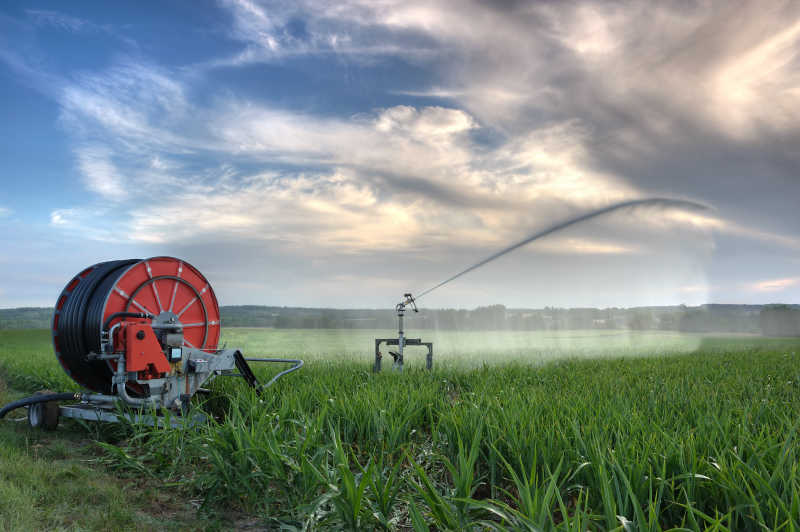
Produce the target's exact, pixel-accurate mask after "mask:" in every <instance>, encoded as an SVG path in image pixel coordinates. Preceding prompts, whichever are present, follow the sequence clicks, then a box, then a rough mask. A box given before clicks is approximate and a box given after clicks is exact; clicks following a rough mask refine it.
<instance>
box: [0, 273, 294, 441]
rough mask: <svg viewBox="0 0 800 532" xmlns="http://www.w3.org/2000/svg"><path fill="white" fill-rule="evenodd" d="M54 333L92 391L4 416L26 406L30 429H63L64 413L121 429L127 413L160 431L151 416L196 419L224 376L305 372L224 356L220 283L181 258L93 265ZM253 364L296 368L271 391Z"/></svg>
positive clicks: (69, 291)
mask: <svg viewBox="0 0 800 532" xmlns="http://www.w3.org/2000/svg"><path fill="white" fill-rule="evenodd" d="M52 336H53V348H54V350H55V355H56V358H57V359H58V361H59V363H60V364H61V367H62V368H63V369H64V371H65V372H66V373H67V375H69V376H70V377H71V378H72V380H74V381H75V382H76V383H78V384H79V385H80V386H81V387H82V388H83V389H84V391H82V392H77V393H49V392H40V393H38V394H37V395H33V396H31V397H27V398H25V399H21V400H19V401H15V402H12V403H10V404H8V405H6V406H5V407H3V408H2V409H0V418H2V417H3V416H5V415H6V413H8V412H10V411H11V410H14V409H16V408H21V407H27V408H28V422H29V423H30V425H31V426H34V427H43V428H47V429H54V428H55V427H56V426H57V425H58V420H59V417H60V416H63V417H71V418H80V419H87V420H94V421H109V422H114V421H118V420H119V416H120V415H122V416H125V417H127V418H128V419H137V420H142V421H144V422H147V423H151V424H156V423H161V422H162V420H161V418H160V417H159V416H153V415H151V414H148V413H147V412H150V413H155V412H159V411H163V410H164V409H166V410H169V411H171V412H173V413H176V414H179V415H185V414H187V412H188V411H189V402H190V400H191V398H192V396H194V395H195V394H196V393H198V392H201V391H204V388H202V386H203V385H204V384H205V383H208V382H209V381H211V380H212V379H214V378H215V377H217V376H220V375H230V376H240V377H242V378H244V380H245V381H246V382H247V384H248V385H250V386H252V387H254V388H256V389H257V390H259V391H260V390H262V389H263V388H265V387H266V386H269V385H271V384H272V383H273V382H275V381H276V380H277V379H278V378H280V377H282V376H284V375H286V374H288V373H291V372H292V371H296V370H298V369H300V367H302V365H303V361H302V360H298V359H283V358H245V357H244V355H243V354H242V352H241V351H240V350H239V349H224V348H222V349H220V348H219V337H220V314H219V306H218V304H217V299H216V296H215V295H214V291H213V290H212V288H211V285H210V284H209V283H208V281H207V280H206V278H205V277H203V275H202V274H201V273H200V272H199V271H198V270H197V269H195V268H194V267H193V266H191V265H190V264H189V263H187V262H186V261H183V260H180V259H176V258H173V257H153V258H150V259H144V260H139V259H133V260H117V261H110V262H102V263H99V264H95V265H94V266H91V267H89V268H86V269H85V270H83V271H82V272H81V273H79V274H78V275H76V276H75V277H74V278H73V279H72V280H71V281H70V282H69V283H68V284H67V286H66V287H65V288H64V290H63V292H62V293H61V295H60V296H59V298H58V301H57V302H56V307H55V312H54V315H53V322H52ZM250 362H272V363H286V364H292V366H291V367H289V368H288V369H285V370H283V371H281V372H280V373H278V374H277V375H275V376H274V377H273V378H272V380H270V381H269V382H267V383H266V384H263V385H262V384H259V382H258V380H257V378H256V376H255V375H254V373H253V371H252V369H251V368H250V365H249V363H250ZM62 401H63V402H71V403H73V404H69V405H60V404H59V403H60V402H62ZM118 404H122V405H125V406H128V407H133V410H132V411H131V409H127V410H126V409H123V410H120V409H119V408H118V406H117V405H118ZM172 419H173V422H174V423H176V422H177V420H176V419H175V418H174V417H173V418H172Z"/></svg>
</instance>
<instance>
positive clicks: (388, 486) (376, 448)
mask: <svg viewBox="0 0 800 532" xmlns="http://www.w3.org/2000/svg"><path fill="white" fill-rule="evenodd" d="M223 335H224V338H223V340H224V341H225V342H227V344H228V346H229V347H234V346H235V347H241V348H242V349H243V351H244V352H245V353H246V354H247V355H252V356H256V355H260V354H264V355H297V356H300V357H301V358H305V359H306V360H307V361H308V363H307V366H306V367H305V368H303V369H302V370H301V371H300V372H299V373H295V374H292V375H290V376H287V377H286V378H285V379H283V380H281V381H279V382H278V383H277V384H276V385H275V386H274V387H272V388H270V389H268V390H267V391H266V392H265V394H264V396H263V397H260V398H259V397H257V396H256V395H255V394H254V393H253V392H252V391H251V390H248V389H246V388H245V387H244V385H243V383H242V382H241V381H239V380H234V379H227V380H222V379H218V381H216V382H215V383H214V385H213V386H212V388H213V392H214V393H213V394H212V396H211V398H210V399H209V400H208V401H207V402H206V403H205V404H203V405H198V408H204V409H205V410H206V412H207V413H209V414H210V415H211V419H210V420H209V422H208V423H206V424H204V425H201V426H196V427H193V428H185V429H152V428H147V427H121V428H120V427H117V428H110V427H105V428H103V427H94V426H82V425H78V424H76V423H64V424H63V425H62V426H61V427H60V428H59V432H58V433H56V436H53V435H50V436H49V437H50V438H57V439H61V441H67V442H68V441H70V438H82V439H94V440H98V441H99V442H100V444H99V447H100V448H101V449H102V453H101V454H100V457H101V458H102V460H101V461H102V463H103V465H98V466H96V467H98V468H99V473H98V475H100V476H101V478H107V479H108V482H110V483H113V481H117V482H121V483H122V485H123V486H125V485H126V484H125V483H134V482H140V481H141V479H143V478H146V479H147V481H148V482H150V483H153V485H155V486H157V488H156V489H157V490H158V489H160V490H163V492H165V493H170V494H171V495H172V496H174V498H175V499H176V500H192V501H196V502H197V504H198V505H200V506H201V509H200V513H199V514H198V515H197V516H196V519H198V521H197V522H192V523H191V524H187V523H189V521H186V520H184V521H175V522H171V521H169V520H164V521H163V523H164V528H167V527H168V526H172V527H173V528H178V529H180V528H181V527H182V526H185V527H187V528H196V527H198V526H201V525H202V526H209V527H214V526H222V527H223V528H225V525H220V524H219V523H221V522H222V523H225V522H226V521H225V519H229V517H230V515H231V512H232V511H235V512H238V513H237V514H236V515H239V516H241V515H247V516H250V517H252V519H254V520H255V521H253V522H255V523H257V526H258V527H262V528H267V529H273V528H274V529H281V528H282V529H298V530H299V529H317V530H319V529H323V530H328V529H331V530H340V529H349V530H372V529H390V530H394V529H397V530H411V529H413V530H430V529H437V530H669V529H673V528H679V529H688V530H706V529H709V530H798V529H800V475H799V474H798V452H797V446H796V444H795V440H796V437H797V428H798V423H799V422H800V417H799V416H798V414H800V369H799V368H798V362H799V361H800V357H798V355H800V339H794V340H791V339H763V338H757V337H731V338H710V337H702V336H686V335H677V334H673V333H630V334H627V333H621V332H620V331H607V332H598V331H564V332H561V333H559V334H555V333H553V332H537V333H514V332H488V333H477V332H470V333H456V332H439V333H438V334H436V333H432V332H430V331H419V335H417V334H416V332H412V333H411V336H421V337H422V338H423V339H424V340H432V341H434V342H435V349H436V356H435V368H434V371H433V372H426V371H424V370H423V369H422V367H423V361H424V355H423V353H422V351H420V352H419V354H418V355H415V354H414V352H413V351H412V352H411V353H410V354H408V356H407V362H408V366H407V371H405V372H404V373H402V374H397V373H393V372H391V371H384V372H383V373H382V374H379V375H376V374H373V373H371V371H370V367H371V362H372V348H373V341H372V339H373V338H374V337H375V336H376V335H379V336H386V337H389V336H391V335H392V334H391V332H390V331H317V330H302V331H284V330H268V329H227V330H224V332H223ZM385 365H387V366H388V365H389V364H385ZM264 375H266V373H264ZM0 376H2V378H3V379H4V380H5V382H6V383H7V384H8V386H9V387H10V389H11V390H10V391H9V392H6V393H5V396H6V398H8V397H9V396H11V395H13V394H19V393H21V392H23V391H24V392H30V391H35V390H37V389H40V388H50V389H56V390H64V389H74V388H75V386H74V384H73V383H72V382H71V381H70V380H69V378H68V377H67V376H66V375H65V374H64V373H63V372H62V371H61V369H60V367H58V365H57V363H56V361H55V357H54V356H53V354H52V349H51V347H50V344H49V336H48V334H47V332H45V331H0ZM0 425H2V427H0V428H1V430H2V431H0V437H2V438H4V440H3V441H4V443H3V445H2V446H0V449H2V452H3V453H4V456H6V455H9V456H17V457H23V458H24V459H26V460H27V459H30V460H32V461H33V462H35V463H38V464H40V466H41V464H42V462H41V460H47V457H44V458H41V457H36V456H34V453H33V452H32V451H31V448H32V447H31V445H32V444H31V442H35V441H37V440H36V439H37V438H40V437H41V436H38V435H36V434H34V433H33V432H32V431H31V429H28V428H27V426H25V425H24V424H22V423H2V424H0ZM9 427H10V428H9ZM66 447H67V448H66V449H64V450H63V454H67V455H68V454H69V452H70V449H69V445H66ZM7 462H8V461H7ZM3 467H4V469H3V470H4V471H5V470H6V467H8V466H6V465H4V466H3ZM37 467H38V466H37ZM91 471H95V470H94V469H92V470H91ZM81 474H85V473H81ZM22 478H23V480H22V481H20V480H19V479H15V477H14V476H13V475H11V476H9V475H6V474H4V475H3V476H2V477H0V494H2V493H3V491H2V490H5V492H6V493H12V492H13V493H17V495H15V497H18V500H21V497H23V495H19V493H21V490H22V491H24V489H29V490H35V489H37V488H36V487H35V486H32V487H29V488H25V487H24V486H25V485H24V482H29V483H35V482H36V480H37V479H38V478H40V477H39V476H37V473H31V474H30V476H29V477H24V476H23V477H22ZM117 479H122V480H117ZM50 482H51V483H56V484H58V483H59V482H61V479H60V478H59V477H57V478H54V479H51V480H50ZM64 482H65V483H69V482H67V481H64ZM20 486H22V487H20ZM38 489H41V488H38ZM14 490H17V491H14ZM123 491H125V490H124V489H123ZM18 492H19V493H18ZM109 493H110V495H108V496H107V498H108V497H115V496H116V495H114V494H115V493H117V492H115V491H113V490H112V491H110V492H109ZM73 496H74V495H64V497H66V498H67V499H69V497H73ZM107 498H106V499H103V500H102V501H100V500H98V501H97V504H95V505H94V506H92V505H91V504H89V506H88V509H87V510H86V512H87V514H92V511H94V514H92V515H95V517H97V516H98V515H100V516H102V514H99V513H97V512H99V509H100V508H105V507H107V506H108V502H107ZM0 499H2V497H0ZM36 500H38V501H39V503H38V504H32V505H30V508H31V509H30V510H29V511H28V513H27V514H25V515H21V516H18V517H16V519H17V522H18V523H23V524H22V525H19V529H24V528H25V523H33V524H38V523H47V524H48V526H45V528H57V527H59V526H60V527H63V528H67V529H69V528H70V527H72V528H81V527H82V528H84V529H98V528H99V529H102V526H99V527H98V526H97V523H98V522H102V520H101V521H97V520H91V519H90V518H89V517H87V518H86V520H85V521H83V522H79V525H75V523H76V522H78V521H66V520H64V519H62V520H61V521H59V520H58V519H56V518H54V517H52V516H51V517H50V518H49V519H51V520H50V521H41V519H43V517H42V516H41V514H42V512H45V511H46V508H47V504H46V501H44V500H43V499H36ZM137 500H138V499H137ZM132 504H133V508H135V507H136V506H135V503H132ZM139 504H146V502H144V500H143V499H142V500H140V502H139ZM92 508H94V510H92ZM131 511H132V512H133V513H129V514H126V515H122V516H117V517H116V518H115V519H117V521H110V522H118V523H119V527H118V528H123V527H131V528H136V527H139V528H141V527H143V526H145V525H143V524H141V523H143V522H144V521H142V519H145V517H142V516H141V515H140V513H137V512H135V511H133V510H131ZM8 512H10V510H9V505H5V506H3V503H2V502H0V517H8V515H10V514H8ZM51 513H52V512H51ZM58 515H61V514H58ZM62 517H63V516H62ZM37 519H39V521H37ZM53 519H55V520H53ZM59 519H61V517H59ZM184 519H186V518H185V517H184ZM4 522H6V523H7V522H9V521H8V520H7V519H6V520H5V521H4ZM107 522H109V521H107ZM145 527H146V526H145ZM11 528H12V529H13V526H12V527H11ZM34 528H36V527H34ZM112 528H113V527H112Z"/></svg>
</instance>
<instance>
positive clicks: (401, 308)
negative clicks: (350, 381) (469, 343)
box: [372, 294, 433, 372]
mask: <svg viewBox="0 0 800 532" xmlns="http://www.w3.org/2000/svg"><path fill="white" fill-rule="evenodd" d="M409 305H410V306H411V309H412V310H413V311H414V312H419V310H417V302H416V301H414V297H413V296H412V295H411V294H403V300H402V301H401V302H400V303H398V304H397V305H396V306H395V307H394V309H395V311H397V338H376V339H375V365H374V366H373V367H372V371H374V372H378V371H380V370H381V359H383V355H382V354H381V349H380V348H381V344H382V343H384V342H385V343H386V345H396V346H397V351H396V352H395V351H389V354H390V355H392V358H393V359H394V363H393V364H392V369H396V370H398V371H402V370H403V349H404V348H405V346H407V345H424V346H426V347H427V348H428V356H427V357H425V367H426V368H427V369H431V368H432V367H433V342H423V341H422V340H421V339H419V338H406V337H405V333H404V332H403V316H404V315H405V312H406V307H407V306H409Z"/></svg>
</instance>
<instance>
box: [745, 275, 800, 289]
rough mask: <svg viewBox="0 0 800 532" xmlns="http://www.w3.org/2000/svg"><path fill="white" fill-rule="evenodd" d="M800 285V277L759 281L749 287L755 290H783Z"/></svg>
mask: <svg viewBox="0 0 800 532" xmlns="http://www.w3.org/2000/svg"><path fill="white" fill-rule="evenodd" d="M798 285H800V277H793V278H786V279H770V280H767V281H758V282H755V283H751V284H750V285H748V287H747V288H748V289H749V290H751V291H753V292H781V291H783V290H786V289H787V288H791V287H793V286H798Z"/></svg>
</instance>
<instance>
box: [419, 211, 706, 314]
mask: <svg viewBox="0 0 800 532" xmlns="http://www.w3.org/2000/svg"><path fill="white" fill-rule="evenodd" d="M635 207H662V208H680V209H688V210H694V211H703V210H708V208H709V207H708V206H706V205H703V204H701V203H696V202H694V201H688V200H680V199H671V198H647V199H638V200H631V201H623V202H622V203H615V204H614V205H610V206H608V207H604V208H602V209H598V210H596V211H592V212H589V213H586V214H583V215H581V216H578V217H575V218H572V219H570V220H567V221H564V222H559V223H557V224H555V225H553V226H550V227H548V228H547V229H544V230H542V231H539V232H538V233H534V234H533V235H530V236H528V237H525V238H523V239H522V240H520V241H519V242H516V243H514V244H512V245H510V246H508V247H507V248H505V249H501V250H500V251H498V252H496V253H494V254H492V255H490V256H488V257H486V258H485V259H483V260H482V261H480V262H477V263H475V264H473V265H472V266H470V267H469V268H467V269H465V270H463V271H461V272H459V273H457V274H455V275H453V276H452V277H449V278H447V279H445V280H444V281H442V282H441V283H439V284H437V285H435V286H433V287H431V288H428V289H427V290H425V291H423V292H420V293H419V294H418V295H417V296H416V299H419V298H421V297H422V296H424V295H426V294H429V293H431V292H433V291H434V290H436V289H437V288H439V287H441V286H444V285H446V284H447V283H449V282H450V281H454V280H455V279H458V278H459V277H461V276H462V275H465V274H467V273H469V272H471V271H473V270H477V269H478V268H480V267H481V266H484V265H486V264H488V263H490V262H492V261H493V260H495V259H499V258H500V257H502V256H503V255H506V254H508V253H511V252H512V251H514V250H515V249H518V248H521V247H522V246H524V245H526V244H529V243H531V242H533V241H534V240H538V239H540V238H542V237H545V236H547V235H550V234H552V233H555V232H558V231H561V230H562V229H566V228H567V227H570V226H573V225H576V224H579V223H582V222H585V221H587V220H591V219H592V218H597V217H598V216H602V215H604V214H608V213H610V212H614V211H618V210H621V209H629V208H635Z"/></svg>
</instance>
